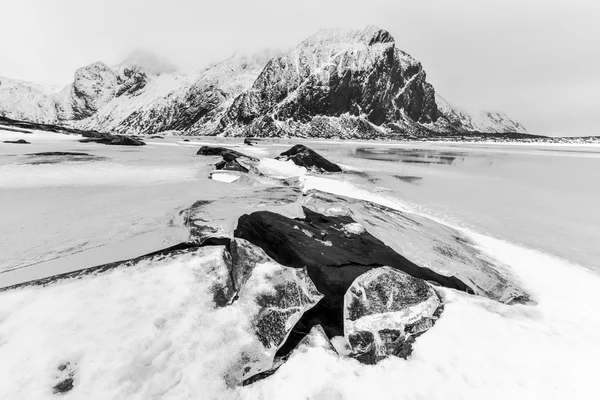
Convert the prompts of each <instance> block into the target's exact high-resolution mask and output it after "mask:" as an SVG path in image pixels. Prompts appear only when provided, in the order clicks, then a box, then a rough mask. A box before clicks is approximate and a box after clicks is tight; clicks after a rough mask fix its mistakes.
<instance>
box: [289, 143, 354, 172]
mask: <svg viewBox="0 0 600 400" xmlns="http://www.w3.org/2000/svg"><path fill="white" fill-rule="evenodd" d="M277 158H278V159H282V158H285V159H286V161H292V162H294V164H296V165H299V166H301V167H305V168H306V169H309V170H312V171H316V172H342V168H340V166H339V165H337V164H334V163H332V162H331V161H329V160H327V159H325V158H324V157H323V156H321V155H320V154H318V153H317V152H316V151H314V150H312V149H309V148H308V147H306V146H304V145H302V144H297V145H295V146H294V147H292V148H291V149H289V150H287V151H284V152H283V153H281V155H280V156H279V157H277Z"/></svg>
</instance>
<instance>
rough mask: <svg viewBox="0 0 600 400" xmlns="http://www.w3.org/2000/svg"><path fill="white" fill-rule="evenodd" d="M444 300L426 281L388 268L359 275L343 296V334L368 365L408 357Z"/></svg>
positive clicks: (356, 356) (435, 316)
mask: <svg viewBox="0 0 600 400" xmlns="http://www.w3.org/2000/svg"><path fill="white" fill-rule="evenodd" d="M442 309H443V307H442V303H441V301H440V299H439V297H438V295H437V293H436V292H435V291H434V290H433V288H432V287H431V286H430V285H429V284H428V283H426V282H425V281H423V280H421V279H417V278H413V277H411V276H410V275H407V274H405V273H403V272H400V271H397V270H394V269H392V268H389V267H382V268H377V269H373V270H371V271H369V272H366V273H365V274H363V275H361V276H360V277H358V278H357V279H356V280H355V281H354V282H353V283H352V286H350V288H349V289H348V291H347V292H346V295H345V296H344V336H345V337H346V340H347V341H348V343H350V346H351V347H352V352H353V356H354V357H355V358H357V359H358V360H359V361H361V362H364V363H366V364H374V363H376V362H378V361H379V360H381V359H383V358H385V357H387V356H389V355H394V356H398V357H402V358H407V357H408V356H409V355H410V353H411V352H412V343H413V342H414V340H415V338H416V337H417V336H419V335H421V334H423V333H424V332H425V331H427V330H428V329H429V328H431V327H432V326H433V324H434V322H435V320H437V318H438V317H439V315H440V314H441V312H442Z"/></svg>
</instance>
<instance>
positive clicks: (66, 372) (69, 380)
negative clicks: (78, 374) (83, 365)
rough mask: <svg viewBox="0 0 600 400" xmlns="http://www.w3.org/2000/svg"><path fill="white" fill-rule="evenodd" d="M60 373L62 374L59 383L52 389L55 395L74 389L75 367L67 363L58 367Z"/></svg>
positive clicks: (59, 375) (58, 377)
mask: <svg viewBox="0 0 600 400" xmlns="http://www.w3.org/2000/svg"><path fill="white" fill-rule="evenodd" d="M58 371H59V372H60V374H58V376H57V379H58V380H59V382H58V383H57V384H56V385H54V387H53V388H52V391H53V393H54V394H61V393H66V392H68V391H70V390H71V389H73V386H74V385H73V383H74V379H73V377H74V376H75V369H74V367H73V365H71V363H70V362H69V361H67V362H65V363H62V364H60V365H59V366H58Z"/></svg>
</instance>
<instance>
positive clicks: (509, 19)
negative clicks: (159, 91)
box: [0, 0, 600, 135]
mask: <svg viewBox="0 0 600 400" xmlns="http://www.w3.org/2000/svg"><path fill="white" fill-rule="evenodd" d="M1 12H2V17H3V18H2V22H1V23H0V76H8V77H12V78H19V79H25V80H29V81H33V82H37V83H44V84H66V83H68V82H69V81H71V80H72V77H73V72H74V70H75V69H76V68H78V67H80V66H83V65H86V64H89V63H91V62H94V61H98V60H100V61H104V62H106V63H107V64H117V63H118V62H119V61H121V60H122V59H123V58H124V57H125V56H126V55H127V54H128V53H129V52H130V51H131V50H133V49H134V48H138V47H143V48H147V49H151V50H152V51H154V52H155V53H157V54H159V55H163V56H165V57H167V58H168V59H170V60H171V61H172V62H174V63H175V64H177V65H180V66H182V67H185V68H195V67H202V66H204V65H206V64H208V63H210V62H214V61H218V60H220V59H223V58H225V57H227V56H229V55H231V54H232V53H233V52H235V51H239V50H243V51H245V50H259V49H263V48H275V49H282V50H285V49H287V48H289V47H293V46H295V45H296V44H297V43H298V42H300V41H301V40H302V39H304V38H306V37H307V36H310V35H311V34H313V33H314V32H316V31H317V30H319V29H320V28H330V27H362V26H364V25H367V24H373V25H377V26H379V27H381V28H384V29H387V30H388V31H390V32H391V33H392V35H393V36H394V37H395V39H396V45H397V46H398V47H399V48H400V49H402V50H404V51H406V52H408V53H409V54H411V55H412V56H414V57H415V58H417V59H418V60H419V61H421V62H422V63H423V65H424V67H425V70H426V71H427V76H428V79H429V81H430V82H431V83H432V84H433V85H434V86H435V88H436V91H437V92H439V93H440V94H441V95H442V96H444V97H445V98H446V99H447V100H448V101H450V102H451V103H453V104H456V105H460V106H462V107H464V108H466V109H469V110H480V109H490V110H502V111H505V112H506V113H507V114H509V116H511V117H513V118H515V119H517V120H519V121H520V122H522V123H523V124H524V125H525V127H526V128H528V129H529V131H530V132H532V133H545V134H568V135H579V134H595V135H600V118H599V117H600V96H598V93H599V92H600V22H599V21H600V0H569V1H568V0H419V1H417V0H410V1H404V0H362V1H357V0H345V1H326V0H304V1H294V2H285V1H283V0H278V1H276V0H254V1H253V0H240V1H237V0H236V1H227V0H213V1H210V2H208V1H194V0H170V1H158V0H96V1H85V0H52V1H48V0H18V1H17V0H15V1H5V2H3V4H2V10H1Z"/></svg>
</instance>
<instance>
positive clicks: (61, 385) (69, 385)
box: [52, 378, 73, 394]
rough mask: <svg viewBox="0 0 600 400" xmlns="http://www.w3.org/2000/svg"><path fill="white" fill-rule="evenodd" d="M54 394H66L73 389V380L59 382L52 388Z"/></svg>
mask: <svg viewBox="0 0 600 400" xmlns="http://www.w3.org/2000/svg"><path fill="white" fill-rule="evenodd" d="M52 389H53V392H54V394H58V393H66V392H68V391H70V390H71V389H73V378H67V379H65V380H63V381H60V382H58V383H57V384H56V386H54V387H53V388H52Z"/></svg>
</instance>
